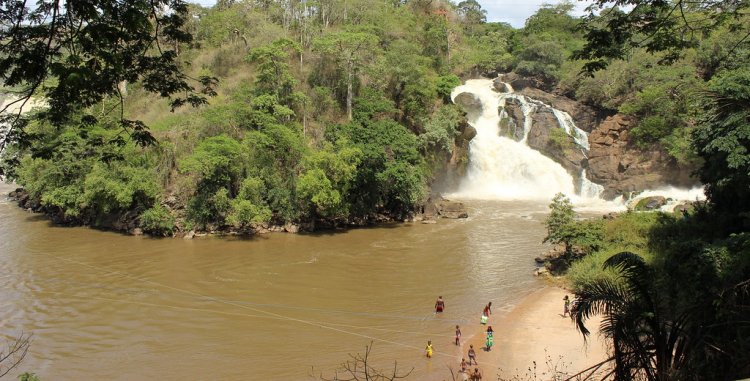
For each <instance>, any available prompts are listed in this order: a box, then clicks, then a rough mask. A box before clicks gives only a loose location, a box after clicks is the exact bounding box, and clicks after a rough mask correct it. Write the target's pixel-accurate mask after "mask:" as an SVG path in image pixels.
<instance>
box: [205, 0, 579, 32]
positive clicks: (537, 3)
mask: <svg viewBox="0 0 750 381" xmlns="http://www.w3.org/2000/svg"><path fill="white" fill-rule="evenodd" d="M192 1H193V2H197V3H199V4H201V5H204V6H212V5H214V4H215V3H216V0H192ZM456 1H458V0H456ZM478 1H479V4H481V5H482V8H484V9H485V10H487V21H491V22H507V23H509V24H510V25H513V26H514V27H516V28H520V27H522V26H523V25H524V23H525V22H526V19H527V18H528V17H529V16H531V15H532V14H534V12H536V10H537V9H539V8H540V7H541V6H542V4H557V3H560V2H561V1H560V0H546V1H545V0H478ZM574 3H575V5H576V9H575V11H574V12H573V14H574V15H576V16H580V15H582V14H583V10H584V8H586V6H588V4H590V3H591V1H574Z"/></svg>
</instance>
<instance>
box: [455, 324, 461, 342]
mask: <svg viewBox="0 0 750 381" xmlns="http://www.w3.org/2000/svg"><path fill="white" fill-rule="evenodd" d="M460 339H461V328H458V326H456V345H458V341H459V340H460Z"/></svg>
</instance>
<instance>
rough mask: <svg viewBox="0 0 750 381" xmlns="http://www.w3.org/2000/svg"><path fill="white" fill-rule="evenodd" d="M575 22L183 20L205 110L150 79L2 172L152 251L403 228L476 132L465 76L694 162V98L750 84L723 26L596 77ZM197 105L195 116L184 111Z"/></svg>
mask: <svg viewBox="0 0 750 381" xmlns="http://www.w3.org/2000/svg"><path fill="white" fill-rule="evenodd" d="M572 8H573V5H572V4H571V3H563V4H558V5H554V6H543V7H542V8H540V9H539V10H538V11H537V12H536V13H535V14H534V15H532V16H531V17H530V18H529V19H528V20H527V21H526V25H525V26H524V27H523V28H521V29H514V28H512V27H511V26H509V25H508V24H504V23H489V22H486V12H485V11H484V10H483V9H482V8H481V6H480V5H479V3H477V2H476V1H473V0H467V1H461V2H458V3H453V2H449V1H421V0H413V1H384V2H371V1H365V0H347V1H343V0H325V1H318V2H315V3H314V4H313V3H312V2H309V1H220V2H218V3H217V4H216V5H215V6H213V7H211V8H204V7H201V6H198V5H189V6H188V7H186V8H185V9H184V12H186V15H187V16H188V17H187V18H186V19H185V22H184V23H182V24H180V25H178V26H179V29H180V30H181V31H182V32H184V33H185V34H188V35H191V36H192V39H187V38H177V37H184V36H182V35H179V36H177V37H174V36H173V37H171V38H169V36H167V37H164V38H163V39H162V41H161V45H163V46H164V48H165V49H166V48H167V47H169V48H171V49H172V50H171V51H173V52H174V54H179V55H178V56H177V58H178V59H177V60H176V62H178V63H179V65H181V66H180V69H181V70H182V71H183V72H184V73H185V75H186V77H185V78H196V79H199V80H200V83H201V84H203V85H204V89H203V94H209V95H215V96H213V97H212V98H209V99H208V100H209V102H208V104H203V103H202V102H201V101H198V100H195V99H193V98H191V97H190V96H185V97H184V98H183V99H178V100H177V101H175V100H172V101H171V102H170V101H167V100H163V99H160V98H159V97H158V96H157V95H158V93H159V92H157V94H153V92H154V87H155V86H154V85H153V83H151V82H153V81H154V79H153V78H151V82H148V81H135V82H129V81H123V82H121V83H120V86H118V88H121V91H120V92H119V94H118V95H122V97H117V96H104V97H102V99H101V101H97V102H93V103H92V102H89V103H91V104H89V103H83V104H79V105H72V106H70V107H69V108H70V109H69V110H67V109H66V110H67V112H68V113H67V117H66V118H65V119H64V122H63V123H61V122H59V121H57V122H53V121H50V119H49V118H45V117H42V118H38V119H32V121H31V122H30V123H29V124H28V125H27V126H25V127H24V130H23V136H24V138H25V139H24V140H22V141H19V142H18V143H17V144H14V145H11V146H9V147H8V148H7V149H6V150H5V152H4V155H3V160H4V163H5V164H4V166H3V168H4V173H5V174H6V176H7V177H8V178H10V179H12V180H15V181H16V182H18V183H19V184H21V185H23V186H24V187H25V188H26V190H27V191H28V192H29V195H30V197H31V198H32V199H34V200H38V203H39V205H41V206H42V207H43V208H45V209H46V211H47V212H48V213H51V214H53V215H55V216H56V217H57V219H58V220H59V221H64V222H69V223H84V224H90V225H105V226H106V225H107V223H108V221H111V220H112V218H113V216H127V217H128V218H133V217H135V218H136V219H137V220H138V221H139V225H140V226H141V227H142V228H143V230H145V231H146V232H148V233H151V234H155V235H169V234H171V233H172V232H173V231H174V230H175V229H179V230H182V231H187V230H191V229H197V230H217V229H218V230H226V229H235V230H240V231H243V230H250V229H251V228H252V227H253V226H256V225H259V224H276V225H282V224H285V223H288V222H293V223H312V224H314V223H316V222H317V224H318V225H319V226H320V225H324V226H333V225H344V224H350V223H354V224H363V223H368V222H371V221H375V220H382V219H403V218H408V217H409V216H410V215H412V214H413V213H414V212H415V211H416V210H418V208H419V206H420V205H421V204H422V203H423V202H424V201H425V200H426V198H427V197H428V196H429V193H430V185H431V183H432V181H433V180H434V179H435V178H436V177H437V176H439V174H440V173H441V171H443V170H444V167H445V164H446V161H447V160H448V158H449V157H450V155H451V151H452V150H453V148H454V138H455V136H456V135H457V133H458V128H459V126H460V125H461V123H462V122H463V121H464V117H463V113H462V112H461V111H460V110H458V109H457V108H456V107H455V106H453V105H452V104H451V102H450V99H449V94H450V91H451V90H452V88H453V87H455V86H456V85H457V84H459V83H460V79H459V78H466V77H472V76H479V75H487V76H494V75H496V74H497V73H504V72H511V71H513V72H515V73H517V74H519V75H522V76H525V77H527V78H530V79H531V80H532V81H533V82H534V83H535V84H536V86H537V87H539V88H542V89H545V90H548V91H553V92H556V93H559V94H564V95H567V96H570V97H572V98H575V99H577V100H579V101H581V102H584V103H587V104H589V105H592V106H595V107H597V108H600V109H603V110H607V111H609V112H612V113H614V112H621V113H625V114H628V115H632V116H633V117H634V118H635V119H636V120H637V121H638V124H637V126H636V127H635V128H634V129H633V130H632V131H631V133H632V135H633V136H634V137H635V142H636V144H638V145H639V146H641V147H644V148H648V147H653V146H659V147H664V148H665V149H666V150H667V151H668V152H669V153H670V154H671V155H673V156H674V157H675V158H676V159H677V160H679V161H680V162H682V163H685V164H688V165H696V163H699V162H700V161H701V157H700V156H701V153H700V152H696V151H695V150H693V149H691V148H690V136H691V133H692V131H693V130H695V128H696V126H697V125H698V123H699V116H701V115H704V113H702V110H704V109H705V107H706V106H705V105H703V106H702V105H701V104H698V103H696V99H698V98H699V97H696V96H695V95H696V94H699V93H702V92H706V91H709V89H711V86H722V84H721V83H722V82H721V81H723V80H724V78H726V77H727V75H728V74H727V73H737V74H736V75H742V73H744V72H746V70H747V69H746V66H747V65H743V63H746V62H747V54H748V53H747V49H733V47H736V46H738V45H741V43H742V36H741V35H739V34H738V33H734V32H733V30H730V28H728V27H723V28H722V27H719V28H717V30H716V31H715V33H712V34H707V35H705V36H700V37H699V38H697V40H696V41H697V42H696V44H694V45H692V46H690V47H687V48H685V49H684V54H682V55H681V56H679V57H677V58H675V59H673V60H672V63H671V65H670V66H665V65H662V63H663V62H662V61H663V58H664V57H663V54H662V53H658V52H648V51H646V49H645V48H638V49H633V50H632V51H631V52H629V53H628V55H627V56H626V57H622V58H621V59H614V60H612V61H611V62H610V64H609V66H608V67H606V68H605V69H604V70H600V71H598V72H596V73H594V75H593V76H588V75H586V74H585V73H583V72H582V69H583V68H584V64H585V63H586V62H587V61H585V60H576V59H573V58H572V57H574V53H575V52H576V51H578V50H580V49H581V48H582V47H584V45H585V41H586V39H585V37H586V35H585V34H584V30H583V29H582V28H581V26H582V25H583V23H584V21H585V20H584V19H581V18H576V17H573V16H571V15H570V12H571V10H572ZM606 17H607V16H606V13H603V14H602V16H601V17H600V18H599V19H597V20H598V21H597V20H594V21H593V22H602V20H604V19H605V18H606ZM589 22H592V21H590V20H589ZM722 55H726V57H723V56H722ZM183 79H184V78H183ZM212 79H216V80H218V83H219V85H218V86H214V85H215V83H214V81H212ZM48 82H54V78H53V79H50V80H48ZM723 86H725V87H726V86H728V85H726V84H725V85H723ZM206 88H207V89H208V90H206ZM170 90H175V89H170ZM177 90H179V91H183V90H184V91H188V90H191V91H192V90H194V89H192V88H187V87H180V88H179V89H177ZM161 95H165V93H164V91H162V92H161ZM188 95H189V94H188ZM97 99H98V98H97ZM191 99H192V100H193V101H194V102H195V103H196V106H198V107H197V108H192V109H184V108H177V109H175V108H174V106H175V103H177V105H179V104H181V103H186V102H188V101H190V100H191ZM701 99H702V98H701ZM121 100H122V101H123V103H122V107H121V108H120V107H119V106H121V105H120V102H121ZM74 106H75V107H74ZM113 110H114V111H113ZM120 110H122V112H121V113H120ZM92 116H94V117H92ZM123 121H126V123H130V124H129V125H126V127H127V126H131V127H133V128H131V130H128V129H127V128H125V129H124V128H123ZM147 127H148V128H150V130H148V129H147ZM131 131H132V133H131ZM149 131H150V132H149ZM124 132H125V133H128V134H129V135H131V136H132V137H133V139H126V138H124V136H125V135H126V134H124ZM149 134H152V135H153V137H154V138H155V141H156V142H157V143H156V144H147V143H148V142H149V140H148V137H149ZM139 138H140V139H139ZM144 141H145V142H144Z"/></svg>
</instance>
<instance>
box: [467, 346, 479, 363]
mask: <svg viewBox="0 0 750 381" xmlns="http://www.w3.org/2000/svg"><path fill="white" fill-rule="evenodd" d="M472 361H473V362H474V365H479V363H478V362H477V353H476V352H474V346H473V345H469V365H471V362H472Z"/></svg>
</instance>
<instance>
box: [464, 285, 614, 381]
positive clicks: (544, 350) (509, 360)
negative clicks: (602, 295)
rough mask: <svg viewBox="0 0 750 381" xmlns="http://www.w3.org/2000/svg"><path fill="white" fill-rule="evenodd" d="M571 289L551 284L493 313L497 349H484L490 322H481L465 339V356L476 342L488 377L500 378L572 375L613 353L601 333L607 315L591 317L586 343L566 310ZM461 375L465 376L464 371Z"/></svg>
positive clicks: (491, 322) (544, 377)
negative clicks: (505, 310)
mask: <svg viewBox="0 0 750 381" xmlns="http://www.w3.org/2000/svg"><path fill="white" fill-rule="evenodd" d="M566 294H568V295H569V296H570V297H571V298H572V296H573V295H572V294H571V293H568V292H566V291H565V290H563V289H561V288H557V287H545V288H543V289H541V290H539V291H537V292H534V293H533V294H531V295H529V296H527V297H526V298H524V299H523V300H522V301H521V303H520V304H518V305H517V306H516V307H514V308H513V310H511V311H510V312H509V313H507V314H497V313H496V314H494V315H492V316H491V317H490V320H489V325H491V326H492V328H493V330H494V332H495V333H494V336H495V345H494V346H493V347H492V350H491V351H485V350H484V346H485V339H484V338H485V335H484V333H483V332H480V331H479V329H482V330H484V329H486V326H481V327H478V328H477V329H476V331H474V330H473V331H474V332H472V335H471V336H470V338H469V339H468V340H467V342H465V343H462V345H461V349H462V356H464V357H465V356H466V351H467V350H468V348H469V345H474V349H475V350H476V352H477V360H478V361H479V366H478V367H479V368H480V370H481V371H482V374H483V376H484V377H483V380H492V379H496V377H495V375H497V377H498V378H499V379H500V380H513V379H520V380H527V379H529V380H531V379H540V380H549V379H553V374H554V372H561V373H564V374H570V375H572V374H576V373H578V371H580V370H583V369H586V368H588V367H590V366H592V365H595V364H597V363H599V362H601V361H602V360H604V359H605V358H606V354H607V351H606V345H605V342H604V340H603V338H601V337H600V335H599V334H598V333H597V332H598V327H599V323H600V321H601V319H599V318H595V319H592V320H591V321H590V323H589V327H590V329H591V331H592V334H591V336H590V337H589V338H588V342H586V343H584V341H583V338H582V336H581V334H580V333H579V332H578V331H577V330H576V328H575V325H574V324H573V322H572V321H571V320H570V318H568V317H563V316H562V313H563V300H562V299H563V297H564V296H565V295H566ZM467 360H468V357H467ZM535 363H536V365H535ZM475 367H476V366H472V367H471V369H472V370H473V369H474V368H475ZM456 368H459V367H458V366H456ZM558 374H560V373H558ZM534 375H536V377H534ZM514 377H516V378H514ZM456 379H457V380H462V377H461V375H459V376H458V377H456Z"/></svg>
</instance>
